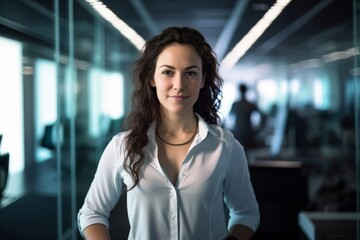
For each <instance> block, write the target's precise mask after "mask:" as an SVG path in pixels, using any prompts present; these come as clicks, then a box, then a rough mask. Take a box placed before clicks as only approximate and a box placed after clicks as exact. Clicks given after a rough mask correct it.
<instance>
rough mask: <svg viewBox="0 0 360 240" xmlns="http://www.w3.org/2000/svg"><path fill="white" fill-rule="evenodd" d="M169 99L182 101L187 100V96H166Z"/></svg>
mask: <svg viewBox="0 0 360 240" xmlns="http://www.w3.org/2000/svg"><path fill="white" fill-rule="evenodd" d="M168 97H169V98H171V99H175V100H179V101H180V100H184V99H186V98H188V97H189V96H184V95H173V96H168Z"/></svg>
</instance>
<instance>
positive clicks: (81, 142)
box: [0, 0, 138, 239]
mask: <svg viewBox="0 0 360 240" xmlns="http://www.w3.org/2000/svg"><path fill="white" fill-rule="evenodd" d="M0 6H1V7H0V51H1V53H0V65H1V67H0V70H1V78H0V79H1V80H0V89H1V90H0V99H1V101H0V102H1V104H0V111H1V117H0V119H1V120H0V134H1V135H2V146H1V148H0V151H1V153H3V152H10V167H9V176H8V179H7V180H8V181H7V186H6V189H5V191H4V194H3V195H2V198H1V210H0V211H1V213H3V212H4V214H5V213H6V211H2V210H5V209H6V210H7V211H10V210H12V208H14V210H13V211H16V210H18V211H21V209H19V208H18V207H17V205H21V204H22V205H23V207H26V208H31V209H33V211H28V212H25V213H22V219H24V220H23V221H28V222H29V223H31V221H33V220H31V219H33V218H34V217H35V216H36V219H37V220H36V221H37V223H34V224H32V228H33V229H36V231H31V230H29V231H26V230H24V231H23V233H22V232H21V231H19V232H18V233H15V232H14V231H13V230H12V229H11V227H10V228H9V226H7V230H5V228H6V225H4V229H1V230H0V232H1V234H0V238H3V237H4V239H5V238H6V237H9V236H15V237H16V236H17V237H18V238H17V239H21V238H23V239H25V238H27V239H32V238H33V239H77V238H79V239H80V236H79V234H78V230H77V223H76V214H77V211H78V209H79V207H80V205H81V204H82V202H83V199H84V196H85V194H86V191H87V189H88V187H89V186H90V181H91V179H92V176H93V174H94V172H95V169H96V166H97V161H98V159H99V157H100V154H101V152H102V150H103V149H104V147H105V144H106V143H107V142H108V141H109V139H110V138H111V137H112V136H113V135H114V134H115V133H116V132H119V131H120V130H121V129H122V119H123V116H124V114H125V111H126V110H127V109H128V108H129V106H128V104H129V101H126V99H128V98H129V96H128V92H129V91H125V89H131V86H130V81H129V67H130V66H131V63H132V62H134V61H135V58H136V57H137V55H138V50H137V49H136V48H135V47H133V46H132V45H131V44H130V43H129V42H128V40H126V39H125V38H124V37H123V36H122V35H121V34H120V33H119V32H118V31H117V30H115V28H113V27H112V26H111V25H110V24H108V23H107V22H105V21H104V20H103V19H102V18H101V17H100V16H99V15H97V14H96V13H95V12H94V11H93V10H92V8H90V6H89V4H88V3H86V2H85V1H73V0H68V1H59V0H53V1H35V0H34V1H21V0H14V1H3V0H2V1H0ZM46 207H48V208H46ZM47 209H48V210H49V211H47ZM1 213H0V219H1V218H2V216H1ZM14 213H15V212H14ZM15 214H19V213H15ZM0 221H1V220H0ZM9 222H11V221H9ZM9 224H10V223H9ZM24 224H25V223H24ZM30 225H31V224H30ZM40 228H41V229H44V230H43V231H40V230H39V229H40ZM11 231H12V232H11ZM39 231H40V232H41V233H39ZM16 234H18V235H16ZM22 234H23V235H22ZM25 235H27V236H26V237H25Z"/></svg>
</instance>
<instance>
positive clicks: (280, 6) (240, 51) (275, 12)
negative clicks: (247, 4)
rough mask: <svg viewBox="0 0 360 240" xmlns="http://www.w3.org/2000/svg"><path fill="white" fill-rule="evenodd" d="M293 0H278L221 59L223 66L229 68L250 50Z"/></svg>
mask: <svg viewBox="0 0 360 240" xmlns="http://www.w3.org/2000/svg"><path fill="white" fill-rule="evenodd" d="M290 2H291V0H277V1H276V2H275V3H274V5H273V6H272V7H271V8H270V9H269V10H268V11H267V12H266V13H265V15H264V16H263V17H262V18H261V19H260V21H259V22H257V23H256V25H255V26H254V27H253V28H252V29H250V31H249V32H248V33H247V34H246V35H245V36H244V37H243V38H242V39H241V40H240V41H239V42H238V43H237V44H236V45H235V47H234V48H233V49H232V50H231V51H230V52H229V53H228V54H227V55H226V56H225V57H224V59H223V60H222V61H221V64H220V65H221V67H222V68H223V69H224V70H229V69H231V68H232V67H234V66H235V64H236V62H237V61H239V59H240V58H241V57H242V56H243V55H244V54H245V53H246V52H247V51H248V50H249V48H250V47H251V46H252V45H253V44H254V43H255V42H256V40H257V39H258V38H259V37H260V36H261V35H262V34H263V33H264V32H265V30H266V29H267V28H268V27H269V26H270V24H271V23H272V22H273V21H274V20H275V19H276V18H277V17H278V16H279V14H280V13H281V12H282V11H283V10H284V8H285V7H286V6H287V5H288V4H289V3H290Z"/></svg>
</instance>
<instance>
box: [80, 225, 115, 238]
mask: <svg viewBox="0 0 360 240" xmlns="http://www.w3.org/2000/svg"><path fill="white" fill-rule="evenodd" d="M84 237H85V239H86V240H110V234H109V230H108V229H107V227H106V226H105V225H104V224H92V225H90V226H88V227H86V228H85V229H84Z"/></svg>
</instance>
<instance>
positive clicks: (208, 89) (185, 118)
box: [78, 27, 259, 240]
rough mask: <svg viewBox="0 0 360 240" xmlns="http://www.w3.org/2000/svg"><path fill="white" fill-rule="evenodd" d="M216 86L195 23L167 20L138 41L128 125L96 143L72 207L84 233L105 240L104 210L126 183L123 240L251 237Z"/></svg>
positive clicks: (241, 173) (249, 194)
mask: <svg viewBox="0 0 360 240" xmlns="http://www.w3.org/2000/svg"><path fill="white" fill-rule="evenodd" d="M221 85H222V79H221V78H220V76H219V75H218V63H217V61H216V58H215V56H214V54H213V51H212V49H211V47H210V45H209V44H208V43H207V42H206V41H205V39H204V37H203V36H202V35H201V34H200V33H199V32H198V31H197V30H194V29H191V28H186V27H183V28H178V27H171V28H168V29H165V30H164V31H163V32H162V33H161V34H160V35H158V36H155V37H154V38H152V39H151V40H149V41H148V42H147V43H146V45H145V49H144V51H143V53H142V55H141V57H140V59H139V60H138V61H137V62H136V65H135V69H134V93H133V99H132V100H133V106H132V112H131V113H130V115H129V118H128V120H129V130H128V131H126V132H122V133H119V134H118V135H116V136H114V137H113V139H112V140H111V141H110V143H109V144H108V146H107V147H106V149H105V150H104V153H103V155H102V157H101V159H100V162H99V165H98V169H97V171H96V174H95V177H94V179H93V182H92V184H91V186H90V189H89V191H88V193H87V196H86V198H85V202H84V204H83V206H82V208H81V209H80V211H79V214H78V220H79V229H80V232H81V233H82V234H84V236H85V238H86V239H87V240H90V239H97V240H99V239H110V236H109V231H108V217H109V213H110V211H111V210H112V208H113V207H114V206H115V204H116V203H117V201H118V199H119V197H120V196H121V194H124V193H125V192H126V193H127V206H124V207H127V211H128V216H129V223H130V232H129V237H128V239H134V240H147V239H148V240H162V239H164V240H169V239H182V240H196V239H201V240H203V239H206V240H209V239H214V240H219V239H220V240H221V239H238V240H243V239H249V238H250V237H251V235H252V234H253V232H254V231H255V230H256V229H257V227H258V224H259V211H258V204H257V202H256V198H255V195H254V192H253V188H252V186H251V183H250V177H249V172H248V166H247V161H246V159H245V154H244V149H243V147H242V146H241V145H240V144H239V142H237V141H236V140H235V139H234V138H233V136H232V135H231V134H230V133H229V132H228V131H226V130H223V129H222V128H221V127H220V126H219V125H218V124H219V122H220V121H219V120H220V119H219V116H218V109H219V107H220V100H221V91H220V89H221ZM224 203H225V205H226V206H227V208H228V209H229V219H226V218H225V212H224V207H223V206H224ZM226 224H227V226H226ZM117 227H121V226H117Z"/></svg>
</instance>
